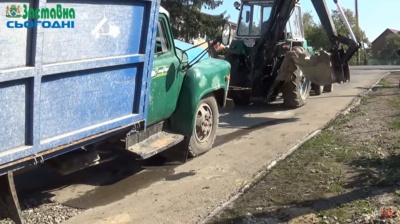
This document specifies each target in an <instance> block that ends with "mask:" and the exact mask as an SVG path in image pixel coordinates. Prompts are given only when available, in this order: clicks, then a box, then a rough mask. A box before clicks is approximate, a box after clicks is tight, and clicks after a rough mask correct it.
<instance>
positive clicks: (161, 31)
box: [147, 15, 183, 125]
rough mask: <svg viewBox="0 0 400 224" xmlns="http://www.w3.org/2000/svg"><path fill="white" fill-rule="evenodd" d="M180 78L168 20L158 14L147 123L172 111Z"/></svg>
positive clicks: (165, 116)
mask: <svg viewBox="0 0 400 224" xmlns="http://www.w3.org/2000/svg"><path fill="white" fill-rule="evenodd" d="M182 78H183V73H181V72H180V68H179V60H178V58H177V57H176V55H175V48H174V42H173V37H172V33H171V29H170V26H169V25H168V20H167V19H166V17H165V16H164V15H160V17H159V20H158V29H157V38H156V47H155V54H154V60H153V70H152V74H151V85H150V100H149V110H148V116H147V120H148V121H147V124H148V125H151V124H154V123H156V122H159V121H162V120H164V119H166V118H168V117H169V116H171V114H172V113H173V112H174V110H175V107H176V104H177V100H178V96H179V90H180V87H181V82H182Z"/></svg>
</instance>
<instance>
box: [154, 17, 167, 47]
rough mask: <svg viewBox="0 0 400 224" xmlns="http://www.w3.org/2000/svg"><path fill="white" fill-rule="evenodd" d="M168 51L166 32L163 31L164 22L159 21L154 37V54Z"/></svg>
mask: <svg viewBox="0 0 400 224" xmlns="http://www.w3.org/2000/svg"><path fill="white" fill-rule="evenodd" d="M169 50H170V46H169V43H168V39H167V32H166V30H165V24H164V21H163V20H161V19H159V20H158V26H157V37H156V49H155V51H156V52H155V53H156V54H163V53H167V52H169Z"/></svg>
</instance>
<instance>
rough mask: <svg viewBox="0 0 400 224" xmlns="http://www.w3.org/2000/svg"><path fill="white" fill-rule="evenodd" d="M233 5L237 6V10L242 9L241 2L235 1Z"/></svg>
mask: <svg viewBox="0 0 400 224" xmlns="http://www.w3.org/2000/svg"><path fill="white" fill-rule="evenodd" d="M233 7H235V9H237V10H240V2H235V3H233Z"/></svg>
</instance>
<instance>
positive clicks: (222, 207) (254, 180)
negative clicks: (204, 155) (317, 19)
mask: <svg viewBox="0 0 400 224" xmlns="http://www.w3.org/2000/svg"><path fill="white" fill-rule="evenodd" d="M390 73H391V72H387V73H385V74H384V75H382V76H381V77H380V78H379V79H378V81H377V82H376V83H375V84H374V85H372V86H371V87H370V88H368V89H367V90H366V91H364V92H362V93H360V94H358V95H357V96H355V98H354V99H353V100H352V101H351V102H350V104H349V105H348V106H347V107H346V108H345V109H343V110H342V111H340V112H338V113H337V114H336V115H335V116H334V117H333V118H332V119H330V120H329V121H328V122H327V123H326V124H325V125H324V126H323V127H322V128H320V129H317V130H316V131H314V132H312V133H311V134H308V135H307V136H306V137H305V138H304V139H302V140H301V141H300V142H299V143H297V144H296V145H295V146H293V147H292V148H291V149H289V150H288V151H287V152H286V153H284V154H283V155H281V156H279V157H278V158H277V159H276V160H274V161H272V162H271V163H270V164H269V165H267V166H264V167H263V168H261V171H259V172H257V174H256V175H255V176H254V177H253V178H252V179H251V181H250V182H249V183H248V184H246V185H244V186H243V187H242V188H240V189H239V191H238V192H237V193H235V194H234V195H233V196H232V197H230V198H229V200H228V201H226V202H224V203H223V204H221V205H220V206H218V207H217V208H215V209H214V210H213V211H212V212H211V213H210V214H209V215H208V216H207V217H206V218H205V219H204V220H203V221H200V223H202V224H207V223H208V222H210V221H211V219H212V218H213V217H214V216H216V215H217V214H219V213H220V212H222V211H223V210H225V209H226V208H227V207H228V206H229V205H231V204H232V203H233V202H235V201H236V200H237V199H238V198H239V197H240V196H242V195H243V194H244V193H246V192H247V191H248V190H249V189H250V188H251V187H253V186H254V185H255V184H256V183H257V182H258V181H259V180H260V179H261V178H262V177H263V176H264V175H265V174H267V173H268V171H269V170H271V169H272V168H273V167H274V166H275V165H276V164H277V163H278V162H280V161H282V160H284V159H285V158H286V157H288V156H289V155H291V154H292V153H293V152H294V151H296V150H297V149H299V148H300V147H301V146H302V145H303V144H304V143H306V142H308V141H309V140H311V139H312V138H314V137H316V136H318V135H319V134H320V133H321V131H322V130H324V129H326V128H327V127H328V126H329V125H330V124H331V123H332V121H334V120H336V119H337V118H338V117H340V116H345V115H347V114H349V113H350V112H351V111H352V110H354V108H356V107H358V106H359V105H360V103H361V98H362V97H364V96H365V95H367V94H368V93H370V92H371V91H372V90H373V89H374V88H375V87H376V86H377V85H378V84H379V82H380V81H381V80H382V79H383V78H384V77H386V76H387V75H389V74H390Z"/></svg>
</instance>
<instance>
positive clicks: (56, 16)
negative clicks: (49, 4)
mask: <svg viewBox="0 0 400 224" xmlns="http://www.w3.org/2000/svg"><path fill="white" fill-rule="evenodd" d="M6 17H7V18H8V19H9V20H8V21H7V23H6V26H7V28H10V29H22V28H27V29H31V28H37V27H38V26H41V27H42V28H47V29H63V28H69V29H70V28H74V27H75V21H74V19H75V9H73V8H63V7H62V5H61V4H57V5H56V7H55V8H36V9H35V8H30V7H28V6H27V5H26V4H23V5H22V7H21V5H8V6H6ZM17 19H18V20H17ZM21 19H23V20H26V21H21ZM54 20H55V21H54ZM60 20H61V21H60Z"/></svg>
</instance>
